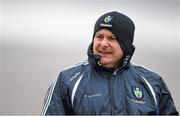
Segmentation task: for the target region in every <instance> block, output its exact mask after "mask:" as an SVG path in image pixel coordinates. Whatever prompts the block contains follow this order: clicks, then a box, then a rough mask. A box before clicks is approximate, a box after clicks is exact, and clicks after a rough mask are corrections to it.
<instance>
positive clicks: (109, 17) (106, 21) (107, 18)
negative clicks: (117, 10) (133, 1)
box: [104, 16, 113, 23]
mask: <svg viewBox="0 0 180 116" xmlns="http://www.w3.org/2000/svg"><path fill="white" fill-rule="evenodd" d="M112 18H113V16H107V17H105V18H104V22H105V23H109V22H110V21H111V20H112Z"/></svg>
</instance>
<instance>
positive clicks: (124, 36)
mask: <svg viewBox="0 0 180 116" xmlns="http://www.w3.org/2000/svg"><path fill="white" fill-rule="evenodd" d="M103 28H106V29H108V30H109V31H111V32H112V33H113V34H114V35H115V36H116V38H117V39H118V41H119V44H120V46H121V48H122V49H123V52H124V54H125V55H130V57H131V56H132V54H133V52H134V49H135V48H134V46H133V38H134V31H135V25H134V23H133V21H132V20H131V19H130V18H129V17H127V16H126V15H124V14H121V13H119V12H116V11H113V12H109V13H106V14H104V15H102V16H101V17H99V19H98V20H97V21H96V24H95V26H94V34H93V38H94V36H95V33H96V32H97V31H99V30H100V29H103Z"/></svg>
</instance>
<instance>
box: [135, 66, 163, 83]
mask: <svg viewBox="0 0 180 116" xmlns="http://www.w3.org/2000/svg"><path fill="white" fill-rule="evenodd" d="M132 69H133V70H135V72H136V73H137V74H138V75H139V76H142V77H144V78H146V79H148V80H149V79H153V80H154V79H155V80H159V79H161V77H160V75H159V74H157V73H156V72H154V71H152V70H151V69H149V68H147V67H144V66H141V65H135V64H132Z"/></svg>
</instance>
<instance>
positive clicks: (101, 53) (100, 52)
mask: <svg viewBox="0 0 180 116" xmlns="http://www.w3.org/2000/svg"><path fill="white" fill-rule="evenodd" d="M110 54H111V52H108V51H99V55H100V56H101V57H103V56H107V55H110Z"/></svg>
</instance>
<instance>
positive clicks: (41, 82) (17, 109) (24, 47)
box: [0, 0, 180, 115]
mask: <svg viewBox="0 0 180 116" xmlns="http://www.w3.org/2000/svg"><path fill="white" fill-rule="evenodd" d="M0 8H1V9H0V10H1V12H0V17H1V19H0V20H1V22H0V27H1V28H0V35H1V36H0V114H16V115H17V114H24V115H32V114H40V112H41V108H42V104H43V99H44V96H45V94H46V91H47V89H48V87H49V85H50V84H51V83H52V82H53V80H54V79H56V78H57V76H58V74H59V72H60V71H61V70H63V69H65V68H67V67H69V66H71V65H73V64H76V63H78V62H81V61H82V60H86V59H87V55H86V52H87V48H88V45H89V43H90V42H91V40H92V34H93V26H94V23H95V21H96V20H97V18H98V17H99V16H100V15H102V14H104V13H106V12H109V11H113V10H116V11H119V12H121V13H124V14H126V15H127V16H129V17H130V18H131V19H132V20H133V21H134V23H135V25H136V31H135V37H134V38H135V40H134V45H135V46H136V51H135V54H134V56H133V59H132V62H134V63H136V64H140V65H144V66H145V67H147V68H149V69H151V70H154V71H155V72H156V73H158V74H159V75H161V76H162V77H163V79H164V81H165V82H166V84H167V85H168V87H169V90H170V91H171V94H172V97H173V99H174V101H175V105H176V107H177V109H178V111H180V99H179V98H180V91H179V82H180V78H179V77H180V76H179V75H180V2H179V0H1V6H0Z"/></svg>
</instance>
